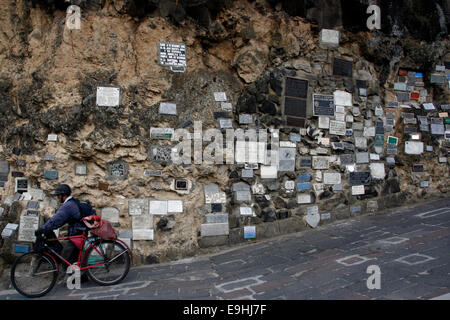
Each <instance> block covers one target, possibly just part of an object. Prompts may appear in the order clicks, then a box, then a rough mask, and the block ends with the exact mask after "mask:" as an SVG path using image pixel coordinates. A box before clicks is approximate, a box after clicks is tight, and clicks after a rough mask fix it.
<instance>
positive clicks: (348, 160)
mask: <svg viewBox="0 0 450 320" xmlns="http://www.w3.org/2000/svg"><path fill="white" fill-rule="evenodd" d="M339 158H340V160H341V165H343V166H346V165H352V164H354V163H355V157H354V155H353V154H341V155H340V156H339Z"/></svg>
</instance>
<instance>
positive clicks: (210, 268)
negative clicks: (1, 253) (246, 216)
mask: <svg viewBox="0 0 450 320" xmlns="http://www.w3.org/2000/svg"><path fill="white" fill-rule="evenodd" d="M449 249H450V198H446V199H443V200H437V201H433V202H430V203H426V204H420V205H416V206H411V207H403V208H398V209H394V210H388V211H386V212H383V213H378V214H376V215H370V216H360V217H356V218H352V219H350V220H345V221H340V222H339V221H338V222H335V223H333V224H329V225H325V226H323V227H319V228H317V229H316V230H308V231H305V232H301V233H297V234H293V235H288V236H283V237H279V238H276V239H271V240H267V241H261V242H257V243H254V244H248V245H243V246H240V247H236V248H232V249H230V250H227V251H226V252H221V253H218V254H212V255H207V256H200V257H195V258H192V259H188V260H183V261H178V262H176V263H167V264H158V265H150V266H142V267H135V268H132V269H131V270H130V273H129V275H128V276H127V278H126V279H125V280H124V281H123V282H122V283H121V284H119V285H115V286H111V287H100V286H97V285H96V284H94V283H91V282H88V283H83V284H82V289H80V290H69V289H67V287H66V283H65V282H64V281H62V282H61V283H59V284H57V286H55V288H54V289H53V290H52V291H51V292H50V293H49V294H48V295H46V296H45V297H42V298H40V299H47V300H48V299H51V300H57V299H89V300H91V299H188V300H195V299H201V300H206V299H209V300H216V299H256V300H259V299H265V300H266V299H289V300H291V299H352V300H353V299H433V298H434V299H450V254H449V252H450V250H449ZM371 265H376V266H378V267H379V269H380V271H381V275H380V285H381V288H380V289H372V290H370V289H368V286H367V282H368V278H369V277H371V276H372V274H369V273H367V268H368V267H369V266H371ZM371 283H372V282H371ZM373 283H375V282H373ZM13 299H24V298H23V297H22V296H21V295H19V294H18V293H17V292H16V291H14V290H13V289H9V290H5V291H0V300H13Z"/></svg>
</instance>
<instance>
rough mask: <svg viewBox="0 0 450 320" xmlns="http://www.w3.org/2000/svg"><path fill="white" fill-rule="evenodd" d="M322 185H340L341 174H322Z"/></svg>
mask: <svg viewBox="0 0 450 320" xmlns="http://www.w3.org/2000/svg"><path fill="white" fill-rule="evenodd" d="M323 183H324V184H326V185H335V184H340V183H341V174H340V173H339V172H325V173H324V174H323Z"/></svg>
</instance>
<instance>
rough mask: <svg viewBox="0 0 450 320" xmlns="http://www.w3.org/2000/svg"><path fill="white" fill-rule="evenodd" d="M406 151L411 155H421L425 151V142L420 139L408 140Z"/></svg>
mask: <svg viewBox="0 0 450 320" xmlns="http://www.w3.org/2000/svg"><path fill="white" fill-rule="evenodd" d="M405 153H406V154H411V155H419V154H422V153H423V142H418V141H406V142H405Z"/></svg>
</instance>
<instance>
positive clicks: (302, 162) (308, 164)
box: [300, 158, 312, 168]
mask: <svg viewBox="0 0 450 320" xmlns="http://www.w3.org/2000/svg"><path fill="white" fill-rule="evenodd" d="M311 164H312V160H311V158H301V159H300V167H308V168H310V167H311Z"/></svg>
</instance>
